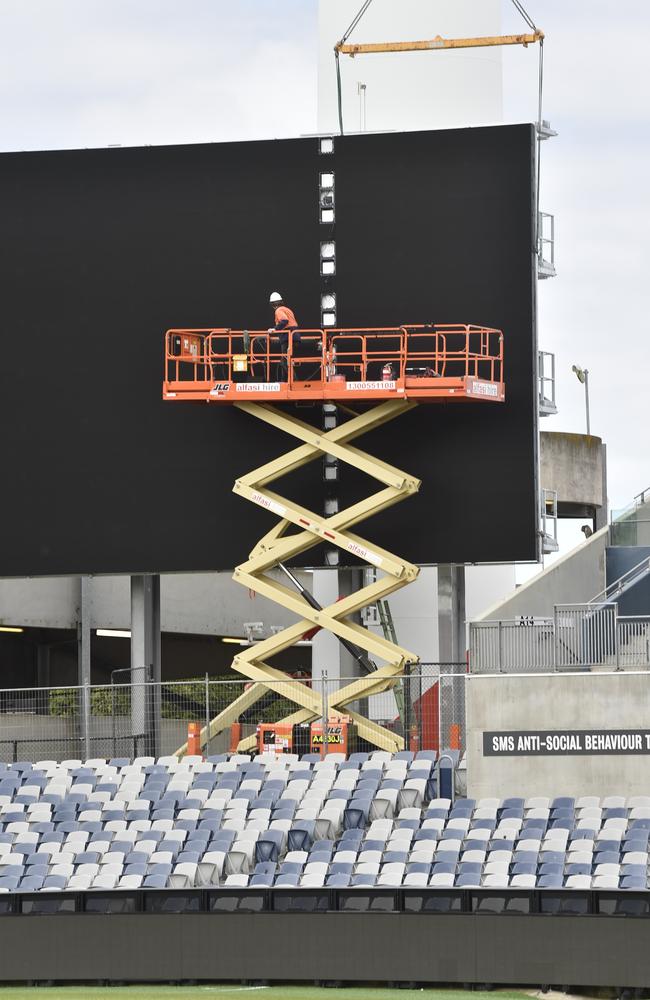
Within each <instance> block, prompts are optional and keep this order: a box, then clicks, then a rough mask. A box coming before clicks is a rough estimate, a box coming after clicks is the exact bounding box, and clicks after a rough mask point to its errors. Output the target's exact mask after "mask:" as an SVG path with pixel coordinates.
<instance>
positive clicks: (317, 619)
mask: <svg viewBox="0 0 650 1000" xmlns="http://www.w3.org/2000/svg"><path fill="white" fill-rule="evenodd" d="M283 346H286V351H283V349H282V347H283ZM504 398H505V387H504V381H503V334H502V333H501V331H499V330H494V329H490V328H488V327H482V326H472V325H461V324H458V325H451V326H402V327H394V328H384V329H369V330H359V329H328V330H297V331H293V335H292V336H291V337H290V338H288V343H287V342H286V341H285V345H283V344H282V341H281V340H279V338H278V336H277V335H276V334H275V333H273V332H269V331H266V330H264V331H242V330H238V331H234V330H228V329H210V330H180V329H175V330H169V331H168V332H167V334H166V338H165V381H164V384H163V399H165V400H167V401H173V402H180V401H194V402H208V403H215V404H217V405H225V404H230V405H235V406H237V408H238V409H240V410H242V411H243V412H244V413H247V414H249V415H250V416H252V417H256V418H257V419H258V420H262V421H264V422H265V423H267V424H270V425H271V426H273V427H275V428H277V429H278V430H282V431H285V432H286V433H287V434H289V435H290V436H291V437H293V438H295V439H296V440H297V441H298V444H297V446H296V447H294V448H292V449H291V450H290V451H288V452H286V453H285V454H283V455H280V456H279V457H277V458H274V459H272V460H271V461H269V462H268V463H267V464H265V465H263V466H261V467H259V468H257V469H254V470H253V471H252V472H249V473H248V474H247V475H245V476H242V477H241V478H239V479H238V480H237V481H236V483H235V485H234V491H235V493H238V494H239V495H240V496H241V497H243V498H244V499H246V500H249V501H251V502H252V503H255V504H257V505H258V506H260V507H263V508H264V509H266V510H268V511H270V512H271V513H273V514H275V515H276V516H277V517H278V521H277V523H276V524H275V526H274V527H273V528H272V529H271V531H269V532H268V533H267V534H266V535H264V537H263V538H261V539H260V540H259V542H258V543H257V545H256V546H255V548H254V549H253V551H252V552H251V553H250V556H249V558H248V560H247V561H246V562H244V563H242V564H241V565H240V566H238V567H237V568H236V569H235V573H234V579H235V580H236V581H237V582H238V583H240V584H242V585H243V586H245V587H247V588H249V589H252V590H254V591H255V592H256V593H258V594H261V595H263V596H264V597H268V598H269V599H270V600H272V601H276V602H277V603H278V604H280V605H282V607H284V608H286V609H288V610H289V611H292V612H293V613H295V614H296V615H297V616H298V621H296V622H295V624H293V625H291V626H289V627H288V628H285V629H283V630H282V631H281V632H278V633H276V634H274V635H272V636H270V637H269V638H268V639H265V640H263V641H261V642H257V643H254V644H253V645H251V646H250V647H249V648H248V649H245V650H243V651H242V652H241V653H239V654H238V655H237V656H235V658H234V660H233V664H232V665H233V667H234V668H235V669H236V670H237V671H239V673H241V674H243V675H244V676H246V677H248V678H250V679H251V680H252V681H253V682H254V683H253V684H252V685H251V686H250V687H249V688H248V689H247V690H246V691H244V692H243V694H241V695H240V697H239V698H237V699H236V700H235V701H234V702H233V703H232V704H231V705H229V706H228V708H226V709H225V710H224V711H222V712H221V713H220V714H219V715H218V716H217V717H216V718H215V719H213V720H212V721H211V723H210V725H209V727H208V726H206V727H204V729H203V730H202V732H201V745H203V744H204V743H205V742H207V741H208V740H209V739H212V738H213V737H214V736H215V735H216V734H217V733H218V732H221V731H222V730H224V729H225V728H227V727H229V726H230V725H231V724H232V723H233V722H235V721H237V719H238V718H239V717H240V716H241V715H242V714H243V713H244V712H245V711H246V710H247V709H248V708H250V707H251V706H252V705H254V704H255V703H256V702H257V701H258V700H259V699H260V698H261V697H262V696H263V695H264V694H266V692H267V691H268V690H270V689H272V690H273V691H275V692H276V693H277V694H278V695H279V696H282V697H285V698H287V699H289V700H290V701H292V702H294V704H295V705H296V709H297V710H296V711H295V712H294V713H293V714H292V715H290V716H288V717H287V718H285V719H283V720H282V723H283V724H292V725H295V724H299V723H307V722H313V721H314V720H317V719H320V718H322V717H323V716H324V715H325V717H327V712H328V710H329V711H334V712H339V713H342V714H345V715H347V716H348V717H349V718H350V719H351V720H352V722H353V723H355V724H356V726H357V730H358V733H359V736H360V737H362V738H363V739H365V740H367V741H368V742H369V743H372V744H373V745H375V746H377V747H380V748H381V749H384V750H390V751H397V750H401V749H403V748H404V740H403V738H402V737H401V736H400V735H399V734H397V733H394V732H392V731H390V730H389V729H386V728H385V727H383V726H380V725H378V724H377V723H375V722H372V721H371V720H369V719H366V718H364V717H363V716H361V715H359V714H358V713H356V712H354V711H352V710H351V709H350V707H349V706H350V705H351V704H352V703H353V702H355V701H358V700H359V699H360V698H367V697H369V696H370V695H373V694H379V693H381V692H383V691H386V690H389V689H392V688H393V687H394V686H395V685H396V684H397V683H399V679H400V677H401V676H402V674H403V672H404V668H405V666H406V665H407V664H414V663H417V661H418V657H417V655H416V654H415V653H413V652H410V651H409V650H407V649H404V648H403V647H402V646H399V645H398V644H397V643H395V642H392V641H390V640H388V639H386V638H381V637H380V636H377V635H375V634H374V633H372V632H370V631H369V630H368V629H366V628H364V627H363V626H362V625H359V624H357V623H356V622H354V621H351V620H350V617H349V616H350V615H352V614H354V613H355V612H358V611H360V610H361V609H362V608H364V607H366V606H367V605H369V604H375V603H376V602H377V601H381V600H383V599H384V598H386V597H388V596H389V595H390V594H392V593H394V592H395V591H397V590H399V589H401V588H402V587H404V586H406V585H407V584H408V583H411V582H412V581H413V580H415V578H416V577H417V575H418V572H419V571H418V567H417V566H416V565H414V564H413V563H410V562H408V561H406V560H405V559H402V558H401V557H400V556H397V555H395V554H394V553H392V552H388V551H386V550H385V549H382V548H379V546H377V545H374V544H373V543H371V542H368V541H366V539H364V538H362V537H361V536H359V535H356V534H354V533H353V530H352V529H353V528H354V527H355V526H356V525H357V524H359V523H360V522H361V521H363V520H365V519H366V518H368V517H371V516H372V515H373V514H377V513H379V512H380V511H382V510H385V509H386V508H388V507H391V506H393V505H394V504H396V503H399V502H400V501H402V500H404V499H406V497H408V496H410V495H412V494H413V493H416V492H417V491H418V489H419V486H420V481H419V480H417V479H415V478H414V477H412V476H409V475H408V474H407V473H405V472H402V471H401V470H400V469H398V468H395V467H394V466H392V465H389V464H388V463H386V462H383V461H381V460H380V459H377V458H374V457H373V456H371V455H369V454H367V453H366V452H364V451H362V450H361V449H360V448H357V447H355V446H354V445H353V444H352V442H353V441H355V440H356V439H357V438H359V437H360V436H361V435H362V434H365V433H367V432H368V431H371V430H374V429H375V428H377V427H380V426H381V425H382V424H385V423H387V422H388V421H390V420H393V419H394V418H395V417H398V416H400V415H401V414H402V413H405V412H407V411H408V410H411V409H413V408H414V407H415V406H417V405H418V403H438V404H440V403H451V402H454V403H460V402H468V401H478V402H483V403H499V402H502V401H503V400H504ZM324 401H331V402H335V403H337V404H338V408H339V412H340V414H341V416H342V417H345V418H346V419H345V420H343V421H342V422H339V423H338V425H337V426H336V427H334V428H333V429H331V430H328V431H323V430H320V429H318V428H317V427H315V426H313V425H312V424H309V423H306V422H305V421H303V420H301V419H300V418H299V417H298V416H296V415H295V413H294V412H293V411H291V410H286V409H282V408H279V407H278V406H277V405H273V404H278V403H291V402H301V403H305V402H312V403H322V402H324ZM368 404H370V405H368ZM324 455H331V456H333V457H334V458H336V459H338V460H339V461H341V462H346V463H348V464H349V465H352V466H354V467H355V468H356V469H360V470H361V471H362V472H365V473H366V474H367V475H369V476H371V477H372V478H374V479H376V480H378V482H379V484H380V487H379V489H378V490H377V492H375V493H373V494H372V495H371V496H369V497H367V498H366V499H364V500H361V501H359V502H357V503H355V504H353V505H352V506H350V507H348V508H346V509H345V510H342V511H338V512H337V513H335V514H332V515H330V516H328V517H326V516H324V515H322V514H318V513H315V512H314V511H311V510H308V509H306V508H305V507H302V506H300V505H298V504H296V503H294V502H293V501H290V500H287V499H286V498H285V497H282V496H281V495H280V494H278V493H276V492H274V491H273V490H271V489H270V488H269V486H270V484H271V483H273V482H275V480H278V479H280V478H281V477H282V476H283V475H286V474H288V473H289V472H292V471H294V470H295V469H298V468H300V467H302V466H304V465H307V464H308V463H309V462H313V461H315V460H316V459H319V458H322V457H323V456H324ZM291 525H294V526H295V528H297V529H298V530H297V531H294V532H293V533H292V534H285V532H286V531H287V529H289V527H290V526H291ZM323 542H325V543H327V544H328V545H330V546H337V547H338V548H340V549H342V550H343V551H344V552H348V553H350V554H352V555H353V556H355V557H356V558H357V559H359V560H361V561H362V562H365V563H368V564H369V565H370V566H371V567H372V568H373V569H375V570H378V571H379V573H377V574H376V579H375V580H374V581H373V582H372V583H370V584H368V585H367V586H364V587H363V588H362V589H361V590H358V591H356V592H355V593H354V594H351V595H350V596H349V597H345V598H342V599H340V600H338V601H336V603H334V604H331V605H329V606H328V607H325V608H323V609H322V610H320V611H318V610H316V609H315V608H313V607H312V606H311V605H310V604H309V603H308V602H307V601H306V600H305V598H304V597H303V596H302V595H301V594H300V593H298V592H297V591H295V590H292V589H290V588H289V587H287V586H284V585H283V584H281V583H280V582H278V581H277V580H275V579H273V578H271V577H269V576H268V575H267V574H268V571H269V570H270V569H272V568H273V567H276V566H278V565H279V564H283V563H286V562H288V561H289V560H291V559H293V558H294V557H296V556H298V555H301V554H302V553H305V552H307V551H308V550H309V549H311V548H313V547H314V546H316V545H319V544H321V543H323ZM313 627H319V628H323V629H327V630H329V631H331V632H333V633H334V634H335V635H337V636H338V637H340V638H342V639H344V640H347V641H348V642H350V643H353V644H354V645H355V646H357V647H359V648H361V649H363V650H365V651H366V652H367V653H368V654H369V655H370V656H371V657H372V658H373V659H374V660H379V661H381V662H382V663H383V666H380V667H379V668H378V669H377V670H376V671H374V672H373V673H372V674H371V675H369V676H368V677H364V678H363V680H359V681H353V682H352V683H349V684H346V685H345V686H344V687H342V688H340V689H339V690H338V691H336V692H334V693H330V695H329V698H328V703H329V704H328V705H327V706H324V705H323V703H322V699H321V696H320V695H319V694H318V692H316V691H314V690H313V689H312V688H311V687H308V686H307V685H305V684H301V683H300V682H299V681H295V680H292V679H290V678H287V675H286V674H285V673H283V672H282V671H281V670H277V669H275V668H273V667H271V666H270V665H269V664H268V662H267V660H268V659H270V658H271V657H273V656H275V655H276V654H278V653H281V652H282V651H283V650H285V649H287V648H289V647H290V646H292V645H293V644H294V643H296V642H298V641H299V640H300V639H301V638H302V636H303V635H304V633H305V632H306V631H308V630H309V629H311V628H313ZM255 743H256V739H255V737H254V736H251V737H249V738H247V739H243V740H242V741H241V742H240V743H239V750H241V751H245V750H253V749H254V748H255ZM184 749H185V748H184V747H181V748H179V750H178V751H177V752H178V753H182V752H184Z"/></svg>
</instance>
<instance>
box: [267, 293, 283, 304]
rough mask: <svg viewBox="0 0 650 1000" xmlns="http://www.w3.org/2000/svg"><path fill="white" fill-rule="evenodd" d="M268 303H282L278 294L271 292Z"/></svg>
mask: <svg viewBox="0 0 650 1000" xmlns="http://www.w3.org/2000/svg"><path fill="white" fill-rule="evenodd" d="M269 302H282V296H281V295H280V293H279V292H271V296H270V298H269Z"/></svg>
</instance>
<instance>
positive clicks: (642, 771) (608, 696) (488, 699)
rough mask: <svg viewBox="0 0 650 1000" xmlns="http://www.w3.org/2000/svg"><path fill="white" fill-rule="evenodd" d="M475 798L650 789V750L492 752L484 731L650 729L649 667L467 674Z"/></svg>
mask: <svg viewBox="0 0 650 1000" xmlns="http://www.w3.org/2000/svg"><path fill="white" fill-rule="evenodd" d="M466 704H467V788H468V794H469V795H471V796H472V797H476V798H480V797H481V796H499V797H505V796H509V795H521V796H531V795H550V796H552V795H575V796H578V795H600V796H603V795H617V794H618V795H626V796H631V795H647V794H648V790H649V789H650V754H645V755H629V756H628V755H624V754H616V755H589V756H553V757H548V756H530V757H485V756H483V733H484V732H485V731H512V730H525V731H539V730H541V729H546V730H563V729H571V730H575V729H595V730H600V729H636V728H639V729H648V728H650V674H648V673H643V674H642V673H638V674H631V673H618V674H547V675H540V674H537V675H530V676H521V675H519V676H512V675H510V676H508V675H505V674H501V675H497V676H489V677H486V676H483V677H480V676H477V675H473V676H470V677H468V681H467V690H466Z"/></svg>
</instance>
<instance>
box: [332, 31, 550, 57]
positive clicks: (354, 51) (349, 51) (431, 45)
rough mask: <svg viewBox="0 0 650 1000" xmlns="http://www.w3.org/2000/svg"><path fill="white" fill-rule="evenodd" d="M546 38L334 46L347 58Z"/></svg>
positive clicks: (538, 33)
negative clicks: (375, 53)
mask: <svg viewBox="0 0 650 1000" xmlns="http://www.w3.org/2000/svg"><path fill="white" fill-rule="evenodd" d="M543 38H544V32H543V31H535V32H534V33H533V34H531V35H487V36H485V37H482V38H442V36H441V35H436V37H435V38H429V39H425V40H424V41H420V42H368V43H365V44H356V45H352V44H345V43H341V42H339V43H338V45H335V46H334V51H335V52H340V53H341V54H342V55H347V56H360V55H368V54H370V53H372V52H422V51H430V50H432V49H476V48H485V47H486V46H489V45H523V46H528V45H534V44H535V42H541V41H542V40H543Z"/></svg>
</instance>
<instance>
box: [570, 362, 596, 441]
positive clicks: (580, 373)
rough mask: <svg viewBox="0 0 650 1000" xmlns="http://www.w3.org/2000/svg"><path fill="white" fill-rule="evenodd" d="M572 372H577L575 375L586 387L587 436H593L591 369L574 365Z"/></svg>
mask: <svg viewBox="0 0 650 1000" xmlns="http://www.w3.org/2000/svg"><path fill="white" fill-rule="evenodd" d="M571 371H572V372H575V376H576V378H577V379H578V382H581V383H582V384H583V385H584V387H585V410H586V413H587V437H590V436H591V429H590V426H589V369H588V368H580V367H579V365H573V367H572V368H571Z"/></svg>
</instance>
